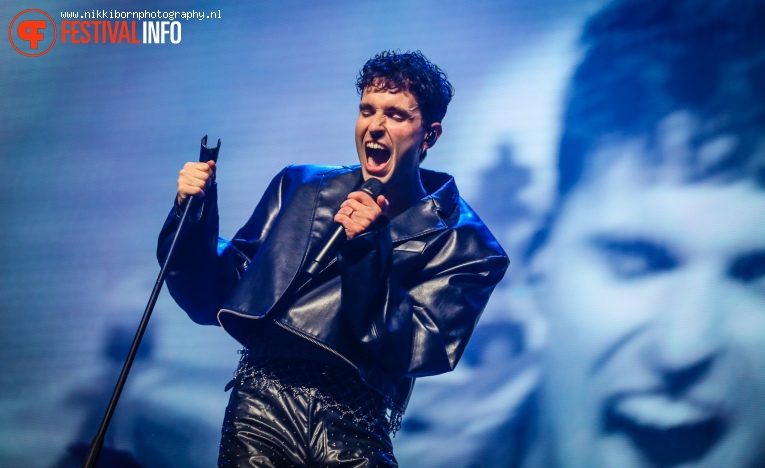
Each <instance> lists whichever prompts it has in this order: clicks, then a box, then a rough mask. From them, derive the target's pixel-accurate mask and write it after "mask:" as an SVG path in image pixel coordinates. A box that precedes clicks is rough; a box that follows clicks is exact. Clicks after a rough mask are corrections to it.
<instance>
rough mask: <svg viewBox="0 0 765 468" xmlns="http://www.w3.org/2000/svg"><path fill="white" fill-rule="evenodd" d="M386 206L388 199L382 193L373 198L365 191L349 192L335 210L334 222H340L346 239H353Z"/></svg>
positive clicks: (365, 228) (367, 226)
mask: <svg viewBox="0 0 765 468" xmlns="http://www.w3.org/2000/svg"><path fill="white" fill-rule="evenodd" d="M387 206H388V200H386V199H385V197H384V196H382V195H379V196H378V197H377V200H373V199H372V197H371V196H369V194H368V193H366V192H362V191H358V192H351V193H349V194H348V198H347V199H346V200H345V201H344V202H343V204H342V205H340V209H339V210H337V214H336V215H335V222H336V223H338V224H342V226H343V228H345V235H346V236H347V237H348V239H353V238H354V237H356V236H357V235H359V234H361V233H363V232H364V231H366V230H367V229H368V228H369V226H371V225H372V223H374V222H375V220H376V219H377V218H379V217H380V215H381V214H382V212H383V210H384V209H385V208H386V207H387Z"/></svg>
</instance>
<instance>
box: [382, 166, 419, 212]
mask: <svg viewBox="0 0 765 468" xmlns="http://www.w3.org/2000/svg"><path fill="white" fill-rule="evenodd" d="M412 175H413V176H414V177H409V178H404V179H402V180H399V181H397V182H395V183H393V184H391V183H388V184H387V186H386V187H385V198H386V199H387V200H388V209H387V210H386V211H385V215H386V216H387V217H388V218H394V217H395V216H396V215H398V214H400V213H402V212H404V211H406V210H407V208H409V207H411V206H413V205H415V204H416V203H417V202H419V201H420V200H422V199H423V198H425V195H427V192H426V191H425V187H423V186H422V181H421V180H420V171H419V170H417V171H413V173H412Z"/></svg>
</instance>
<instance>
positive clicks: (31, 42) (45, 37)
mask: <svg viewBox="0 0 765 468" xmlns="http://www.w3.org/2000/svg"><path fill="white" fill-rule="evenodd" d="M8 38H9V39H10V40H11V45H12V46H13V48H14V49H16V52H18V53H20V54H21V55H26V56H27V57H39V56H41V55H45V54H47V53H48V51H49V50H50V49H51V48H52V47H53V44H55V43H56V23H54V22H53V18H51V17H50V15H49V14H47V13H45V12H44V11H42V10H37V9H34V8H31V9H28V10H24V11H22V12H21V13H19V14H18V15H16V16H14V18H13V21H11V25H10V26H9V27H8Z"/></svg>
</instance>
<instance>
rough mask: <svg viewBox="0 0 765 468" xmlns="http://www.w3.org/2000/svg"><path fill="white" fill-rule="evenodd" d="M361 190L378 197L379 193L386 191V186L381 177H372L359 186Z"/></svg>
mask: <svg viewBox="0 0 765 468" xmlns="http://www.w3.org/2000/svg"><path fill="white" fill-rule="evenodd" d="M359 190H361V191H363V192H366V193H368V194H369V195H370V196H371V197H372V198H374V199H377V197H378V196H379V195H382V194H383V193H385V186H384V185H383V183H382V182H380V179H375V178H374V177H370V178H369V179H367V180H366V181H364V183H363V184H361V187H359Z"/></svg>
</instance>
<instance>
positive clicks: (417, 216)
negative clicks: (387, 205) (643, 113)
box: [345, 166, 460, 242]
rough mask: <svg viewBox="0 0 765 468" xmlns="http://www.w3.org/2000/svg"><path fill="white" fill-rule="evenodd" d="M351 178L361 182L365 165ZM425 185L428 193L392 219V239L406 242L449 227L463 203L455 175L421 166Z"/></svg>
mask: <svg viewBox="0 0 765 468" xmlns="http://www.w3.org/2000/svg"><path fill="white" fill-rule="evenodd" d="M353 174H354V176H353V177H350V174H348V175H346V176H345V177H348V179H349V181H350V180H353V181H355V183H360V182H361V167H360V166H354V167H353ZM420 179H421V180H422V186H423V187H424V188H425V191H426V192H427V193H428V195H426V196H425V198H423V199H422V200H420V201H419V202H417V203H416V204H414V205H412V206H410V207H409V208H407V209H406V210H405V211H404V212H402V213H400V214H399V215H398V216H396V217H395V218H393V219H392V220H390V232H391V240H392V241H393V242H402V241H405V240H408V239H412V238H414V237H419V236H422V235H424V234H427V233H430V232H433V231H438V230H441V229H445V228H446V227H447V223H446V219H448V218H449V217H450V216H451V215H452V213H453V212H454V209H455V208H456V207H457V204H458V203H459V198H460V195H459V191H458V190H457V185H456V184H455V182H454V178H453V177H452V176H450V175H449V174H446V173H443V172H436V171H431V170H428V169H420Z"/></svg>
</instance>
